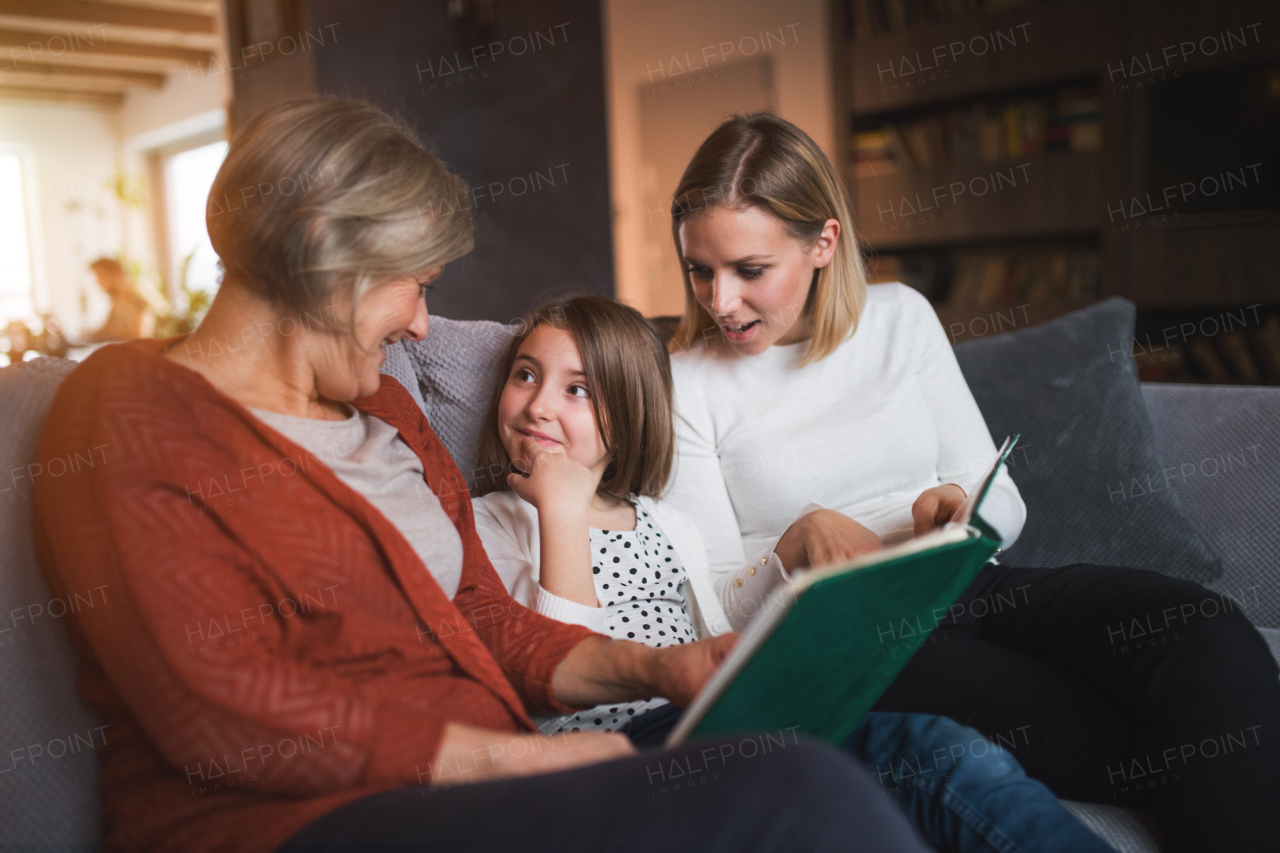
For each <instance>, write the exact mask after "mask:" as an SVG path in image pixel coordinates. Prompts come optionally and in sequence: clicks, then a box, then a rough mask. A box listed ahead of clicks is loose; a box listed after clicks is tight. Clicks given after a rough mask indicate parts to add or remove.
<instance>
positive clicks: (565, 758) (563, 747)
mask: <svg viewBox="0 0 1280 853" xmlns="http://www.w3.org/2000/svg"><path fill="white" fill-rule="evenodd" d="M635 751H636V748H635V747H634V746H632V745H631V741H629V740H627V738H626V736H625V735H621V734H616V733H612V732H573V733H569V734H560V735H552V736H551V737H549V738H548V737H544V736H542V735H539V734H513V733H511V732H498V731H493V730H491V729H478V728H474V727H472V726H465V725H462V724H460V723H450V724H449V725H448V726H447V727H446V728H445V731H444V738H443V739H442V740H441V742H440V748H439V750H437V752H436V757H435V760H434V761H432V762H431V770H430V779H429V784H431V785H459V784H465V783H468V782H479V781H481V780H484V779H500V778H503V777H508V776H532V775H535V774H538V773H554V772H556V771H558V770H569V769H571V768H574V767H585V766H586V765H588V764H596V763H598V762H601V761H611V760H613V759H615V758H623V757H625V756H628V755H633V754H635Z"/></svg>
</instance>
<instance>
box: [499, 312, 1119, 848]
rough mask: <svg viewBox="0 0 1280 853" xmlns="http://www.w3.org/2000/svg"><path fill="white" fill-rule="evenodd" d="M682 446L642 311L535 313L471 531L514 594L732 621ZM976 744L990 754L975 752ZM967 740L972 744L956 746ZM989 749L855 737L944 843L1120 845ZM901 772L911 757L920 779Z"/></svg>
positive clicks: (878, 727)
mask: <svg viewBox="0 0 1280 853" xmlns="http://www.w3.org/2000/svg"><path fill="white" fill-rule="evenodd" d="M674 449H675V433H674V424H673V412H672V380H671V368H670V361H669V359H668V356H667V353H666V349H665V347H664V346H663V343H662V341H661V340H660V339H659V338H658V336H657V335H656V334H655V333H654V332H653V330H652V329H651V328H650V327H649V325H648V323H647V322H646V321H645V320H644V318H643V317H641V316H640V314H639V313H637V312H636V311H635V310H633V309H631V308H628V307H626V306H624V305H620V304H618V303H616V302H612V301H610V300H608V299H603V298H600V297H594V296H584V297H577V298H573V299H568V300H564V301H560V302H557V303H554V304H552V305H549V306H547V307H545V308H542V309H540V310H537V311H534V312H533V313H531V314H530V315H529V316H528V317H527V318H526V319H525V321H524V322H523V323H522V324H521V326H520V328H519V330H518V332H517V334H516V336H515V338H514V339H513V340H512V342H511V346H510V349H509V350H508V352H507V356H506V359H505V363H504V367H503V370H502V373H501V374H500V380H499V383H498V388H497V389H496V391H495V394H494V401H493V408H492V411H491V414H490V418H489V421H488V423H487V424H486V426H485V432H484V434H483V436H482V438H481V444H480V454H481V463H482V465H484V466H485V469H486V470H488V471H502V472H503V475H500V476H498V477H494V478H491V479H490V480H488V481H486V482H483V483H481V484H480V485H479V486H478V488H477V491H478V492H481V493H482V496H481V497H479V498H477V499H476V501H475V503H474V506H475V516H476V530H477V532H478V533H479V534H480V538H481V540H482V541H483V543H484V546H485V550H486V551H487V552H488V554H489V558H490V560H491V562H492V563H493V566H494V568H495V569H496V570H497V572H498V574H499V575H500V576H501V577H502V580H503V582H504V583H505V584H506V586H507V588H508V589H509V590H510V591H511V593H512V595H513V596H514V597H515V598H516V599H517V600H518V601H521V602H523V603H525V604H526V605H528V606H530V607H532V608H534V609H535V610H536V611H538V612H539V613H542V614H544V615H548V616H552V617H554V618H557V619H560V620H562V621H565V622H573V623H577V624H581V625H586V626H588V627H591V628H593V629H595V630H597V631H599V632H601V633H605V634H608V635H610V636H612V637H614V638H618V639H626V640H634V641H636V642H640V643H644V644H646V645H650V646H659V647H660V646H665V645H670V644H674V643H685V642H689V641H692V640H694V639H698V638H701V637H706V636H710V635H714V634H720V633H723V632H726V631H728V630H729V619H728V617H727V615H726V613H725V611H724V609H723V608H722V606H721V604H720V599H719V598H718V596H717V595H716V592H715V590H714V588H713V585H712V583H711V578H710V572H709V569H708V563H707V555H706V551H705V549H704V547H703V544H702V538H701V536H700V535H699V532H698V530H697V528H696V527H695V526H694V525H693V524H692V523H691V522H690V520H689V519H688V517H687V516H685V515H684V514H683V513H681V512H680V511H678V510H676V509H674V508H673V507H670V506H668V505H666V504H665V503H663V502H662V501H660V500H658V496H659V494H660V493H661V492H662V490H663V488H664V487H665V485H666V483H667V481H668V479H669V477H670V475H671V473H672V464H673V456H674ZM747 571H751V570H750V569H748V570H747ZM678 716H679V714H678V711H676V710H675V709H673V708H672V707H671V706H670V704H669V703H666V702H665V701H652V700H651V701H645V702H635V703H631V704H617V705H606V706H600V707H597V708H594V709H592V710H589V711H583V712H579V713H576V714H572V715H569V716H566V717H559V718H554V719H549V720H546V721H545V722H544V724H543V731H544V732H560V731H580V730H581V731H586V730H605V731H619V730H621V731H625V732H626V733H627V734H628V735H629V736H631V737H632V738H633V740H635V741H637V743H646V744H647V743H654V742H660V740H661V738H662V737H663V736H664V735H665V734H666V733H667V732H668V731H669V730H670V728H671V726H672V725H674V723H675V720H676V719H677V718H678ZM975 743H981V744H983V745H984V748H982V749H980V750H979V749H970V748H967V747H968V746H969V745H972V744H975ZM958 745H960V746H964V747H966V748H963V749H961V750H960V752H961V753H962V754H961V755H959V756H958V757H953V756H956V755H957V753H956V749H955V748H953V747H957V746H958ZM986 745H987V742H986V741H985V740H983V739H982V736H981V735H980V734H978V733H977V732H975V731H973V730H972V729H968V728H965V727H962V726H960V725H959V724H957V723H954V722H952V721H951V720H948V719H946V718H944V717H935V716H931V715H926V714H870V715H868V716H867V718H866V719H865V721H864V722H863V723H862V724H860V725H859V726H858V728H857V729H856V730H855V731H854V732H853V734H851V735H850V737H849V738H848V739H847V740H846V741H845V743H844V744H843V748H844V749H845V751H846V752H849V753H851V754H852V755H853V756H854V757H855V758H857V759H858V760H860V761H861V762H862V763H863V764H864V765H867V766H869V767H874V768H875V770H876V772H877V773H878V775H879V778H880V780H881V782H882V783H884V784H885V787H886V790H887V792H888V793H889V794H891V795H892V796H893V797H894V798H895V799H896V800H897V802H898V803H899V805H900V806H901V807H902V808H903V810H904V811H905V812H906V813H907V815H908V816H909V817H910V818H911V819H912V820H913V822H914V823H915V825H916V828H917V829H918V830H919V831H920V832H921V833H922V834H923V835H924V836H925V838H926V839H927V840H929V841H930V842H931V843H933V844H934V846H936V847H938V848H939V849H943V850H956V851H959V850H965V851H969V850H1000V851H1005V853H1009V851H1015V850H1033V849H1034V850H1062V851H1068V850H1070V851H1105V850H1108V849H1109V848H1108V847H1107V845H1106V844H1104V843H1103V842H1102V841H1101V840H1100V839H1099V838H1097V837H1096V836H1095V835H1093V834H1092V833H1091V832H1090V831H1089V830H1087V829H1086V828H1085V827H1084V826H1083V825H1082V824H1080V823H1079V822H1078V821H1077V820H1076V819H1075V818H1074V817H1072V816H1071V815H1070V814H1069V813H1068V812H1067V811H1066V810H1065V809H1064V808H1063V807H1062V806H1061V805H1060V804H1059V803H1058V801H1057V800H1056V799H1055V798H1054V797H1053V796H1052V794H1050V793H1049V791H1048V790H1047V789H1046V788H1045V787H1044V786H1043V785H1041V784H1040V783H1038V782H1035V781H1033V780H1031V779H1029V778H1027V777H1026V776H1025V774H1023V773H1022V770H1021V768H1020V767H1019V766H1018V764H1017V762H1016V761H1015V760H1014V759H1013V758H1012V757H1010V756H1009V755H1008V754H1007V753H1004V752H1001V751H999V750H996V749H995V748H986ZM939 756H942V757H941V758H939ZM904 762H905V765H904ZM904 766H905V767H909V768H914V770H913V771H912V774H913V775H912V776H911V778H910V779H909V780H908V779H907V778H905V774H904V773H903V772H902V771H903V768H904Z"/></svg>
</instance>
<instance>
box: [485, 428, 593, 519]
mask: <svg viewBox="0 0 1280 853" xmlns="http://www.w3.org/2000/svg"><path fill="white" fill-rule="evenodd" d="M520 449H521V450H523V451H524V454H525V455H524V457H523V458H521V459H512V460H511V464H512V465H513V466H515V467H517V468H519V469H520V471H523V472H524V474H528V476H527V477H526V476H524V474H521V473H518V472H514V471H513V472H512V473H510V474H508V475H507V484H508V485H509V486H511V489H512V491H514V492H515V493H516V494H517V495H519V496H520V497H522V498H524V499H525V500H526V501H528V502H529V503H531V504H533V505H534V506H535V507H537V508H538V513H539V514H543V513H545V514H548V515H554V516H557V517H562V516H571V517H573V518H574V519H575V520H576V519H577V518H578V517H579V516H582V517H584V518H585V516H586V512H587V507H589V506H590V505H591V497H592V496H593V495H594V494H595V493H596V488H597V487H598V486H599V485H600V483H599V480H598V478H597V477H596V476H595V474H593V473H591V470H590V469H589V468H587V467H586V466H585V465H583V464H581V463H579V462H575V461H574V460H572V459H570V458H569V456H568V454H566V453H565V452H564V447H562V446H560V445H556V446H555V447H550V448H547V447H543V446H542V445H540V444H538V442H537V440H536V439H534V438H533V437H532V436H528V437H526V438H525V439H524V441H522V442H520Z"/></svg>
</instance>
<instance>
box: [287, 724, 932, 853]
mask: <svg viewBox="0 0 1280 853" xmlns="http://www.w3.org/2000/svg"><path fill="white" fill-rule="evenodd" d="M749 738H750V736H748V735H741V736H737V737H734V738H729V739H725V740H722V741H721V740H716V741H704V742H701V743H697V744H692V745H685V746H682V747H679V748H676V749H673V750H666V751H652V752H644V753H641V754H639V755H635V756H631V757H628V758H623V759H619V760H616V761H610V762H606V763H604V764H593V765H590V766H587V767H582V768H579V769H576V770H566V771H563V772H560V773H552V774H548V775H543V776H532V777H523V778H513V779H504V780H499V781H494V782H480V783H475V784H470V785H457V786H453V787H444V788H427V787H410V788H401V789H398V790H395V791H388V792H386V793H383V794H375V795H374V796H371V797H366V798H364V799H361V800H357V801H356V802H354V803H350V804H348V805H346V806H344V807H342V808H340V809H337V810H336V811H333V812H331V813H330V814H327V815H325V816H324V817H322V818H319V819H318V820H315V821H313V822H312V823H311V824H309V825H307V826H306V827H303V828H302V829H301V830H299V831H298V832H297V833H296V834H295V835H294V836H293V837H292V838H291V839H290V840H289V841H287V842H286V843H285V844H284V845H282V846H281V847H280V848H278V853H303V851H307V853H321V851H323V853H354V851H369V853H374V851H377V853H382V851H391V850H397V851H399V850H404V851H408V850H413V851H430V853H439V852H440V851H450V853H452V851H527V853H539V851H546V853H575V851H581V853H600V851H606V850H607V851H610V853H614V852H615V851H617V853H626V851H635V853H655V852H656V851H662V853H675V851H681V850H688V851H724V853H746V851H760V853H764V851H815V853H822V851H832V852H833V853H834V851H837V850H839V851H848V850H852V849H859V850H869V851H870V850H874V851H877V853H879V852H880V851H884V853H927V850H928V848H927V847H925V845H924V843H923V842H921V841H920V840H919V838H918V837H917V836H916V834H915V832H914V831H913V830H912V829H911V827H910V825H909V824H908V823H907V820H906V818H905V817H903V816H902V814H901V813H899V812H898V810H897V809H896V807H895V806H894V805H893V803H892V802H891V801H890V800H889V798H888V797H886V796H884V794H882V793H881V792H880V789H879V786H878V785H877V784H876V783H875V782H874V781H873V780H872V778H871V777H870V776H869V775H868V774H867V773H866V772H865V771H864V770H862V769H861V768H860V767H858V766H857V765H856V763H855V762H854V761H853V760H852V759H850V758H848V757H846V756H844V755H842V754H841V753H839V752H838V751H836V750H835V749H832V748H830V747H827V746H825V745H821V744H818V743H816V742H813V741H809V740H805V739H804V738H799V739H797V738H795V737H794V735H788V736H787V738H786V739H785V746H778V738H777V736H776V735H775V736H774V737H773V738H772V739H768V738H766V739H765V740H764V741H762V742H763V743H765V747H766V748H761V749H760V750H759V751H758V752H757V751H754V749H753V750H752V751H751V754H750V756H749V757H747V750H745V749H743V748H742V746H743V743H742V742H743V740H744V739H749ZM756 740H759V738H757V739H756ZM722 746H724V747H725V749H724V750H722V749H721V747H722ZM730 746H732V749H730V748H729V747H730ZM721 756H727V757H726V758H721Z"/></svg>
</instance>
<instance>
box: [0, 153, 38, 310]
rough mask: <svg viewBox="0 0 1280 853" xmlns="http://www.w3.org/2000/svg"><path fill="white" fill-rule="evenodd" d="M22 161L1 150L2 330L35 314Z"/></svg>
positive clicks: (0, 270) (0, 290) (0, 274)
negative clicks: (12, 321)
mask: <svg viewBox="0 0 1280 853" xmlns="http://www.w3.org/2000/svg"><path fill="white" fill-rule="evenodd" d="M22 166H23V163H22V158H20V157H19V156H18V155H17V154H14V153H9V152H3V151H0V328H3V327H4V326H6V325H8V323H9V321H11V320H25V319H27V318H28V317H30V316H32V315H33V314H35V304H34V302H33V301H32V274H31V241H30V239H29V235H28V232H27V194H26V189H25V187H24V186H23V180H22V172H23V168H22Z"/></svg>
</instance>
